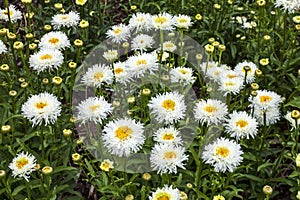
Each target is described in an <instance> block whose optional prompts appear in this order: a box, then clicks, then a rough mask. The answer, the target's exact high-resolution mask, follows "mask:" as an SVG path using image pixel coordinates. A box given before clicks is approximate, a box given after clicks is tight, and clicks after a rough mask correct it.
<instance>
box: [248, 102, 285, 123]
mask: <svg viewBox="0 0 300 200" xmlns="http://www.w3.org/2000/svg"><path fill="white" fill-rule="evenodd" d="M264 113H266V125H267V126H269V125H271V124H275V123H276V122H277V121H278V120H279V119H280V111H279V109H278V108H277V107H269V108H267V109H261V108H259V107H257V106H255V107H254V112H253V114H254V117H255V118H256V119H257V122H258V123H259V124H260V125H264Z"/></svg>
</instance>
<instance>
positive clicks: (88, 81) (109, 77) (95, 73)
mask: <svg viewBox="0 0 300 200" xmlns="http://www.w3.org/2000/svg"><path fill="white" fill-rule="evenodd" d="M113 77H114V75H113V72H112V70H111V69H110V68H109V67H108V66H105V65H101V64H98V65H97V64H96V65H93V66H92V67H90V68H88V70H87V72H86V73H85V74H84V75H83V77H82V82H83V83H84V84H85V85H89V86H94V87H100V86H101V85H102V84H104V83H107V84H111V83H112V82H113Z"/></svg>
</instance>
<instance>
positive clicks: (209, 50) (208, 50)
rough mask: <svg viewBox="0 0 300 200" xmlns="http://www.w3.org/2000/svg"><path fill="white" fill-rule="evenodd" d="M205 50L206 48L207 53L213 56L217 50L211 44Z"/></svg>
mask: <svg viewBox="0 0 300 200" xmlns="http://www.w3.org/2000/svg"><path fill="white" fill-rule="evenodd" d="M204 48H205V51H206V53H208V54H212V53H213V52H214V49H215V48H214V46H213V45H210V44H207V45H205V46H204Z"/></svg>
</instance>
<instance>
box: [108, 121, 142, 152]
mask: <svg viewBox="0 0 300 200" xmlns="http://www.w3.org/2000/svg"><path fill="white" fill-rule="evenodd" d="M102 138H103V143H104V146H105V147H106V148H107V149H108V150H109V152H110V153H111V154H113V155H117V156H119V157H123V156H129V155H130V154H131V153H136V152H138V151H139V150H140V149H141V148H142V146H143V144H144V142H145V136H144V126H143V125H142V124H141V123H140V122H136V121H134V120H132V119H128V118H124V119H118V120H114V121H111V122H109V123H108V124H107V125H106V126H105V127H104V129H103V135H102Z"/></svg>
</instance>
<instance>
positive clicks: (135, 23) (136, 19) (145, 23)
mask: <svg viewBox="0 0 300 200" xmlns="http://www.w3.org/2000/svg"><path fill="white" fill-rule="evenodd" d="M150 22H151V15H150V14H149V13H140V12H138V13H135V14H133V15H132V17H131V18H130V20H129V27H130V29H132V30H134V29H135V30H136V31H137V32H138V31H142V30H150V29H151V28H152V25H151V23H150Z"/></svg>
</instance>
